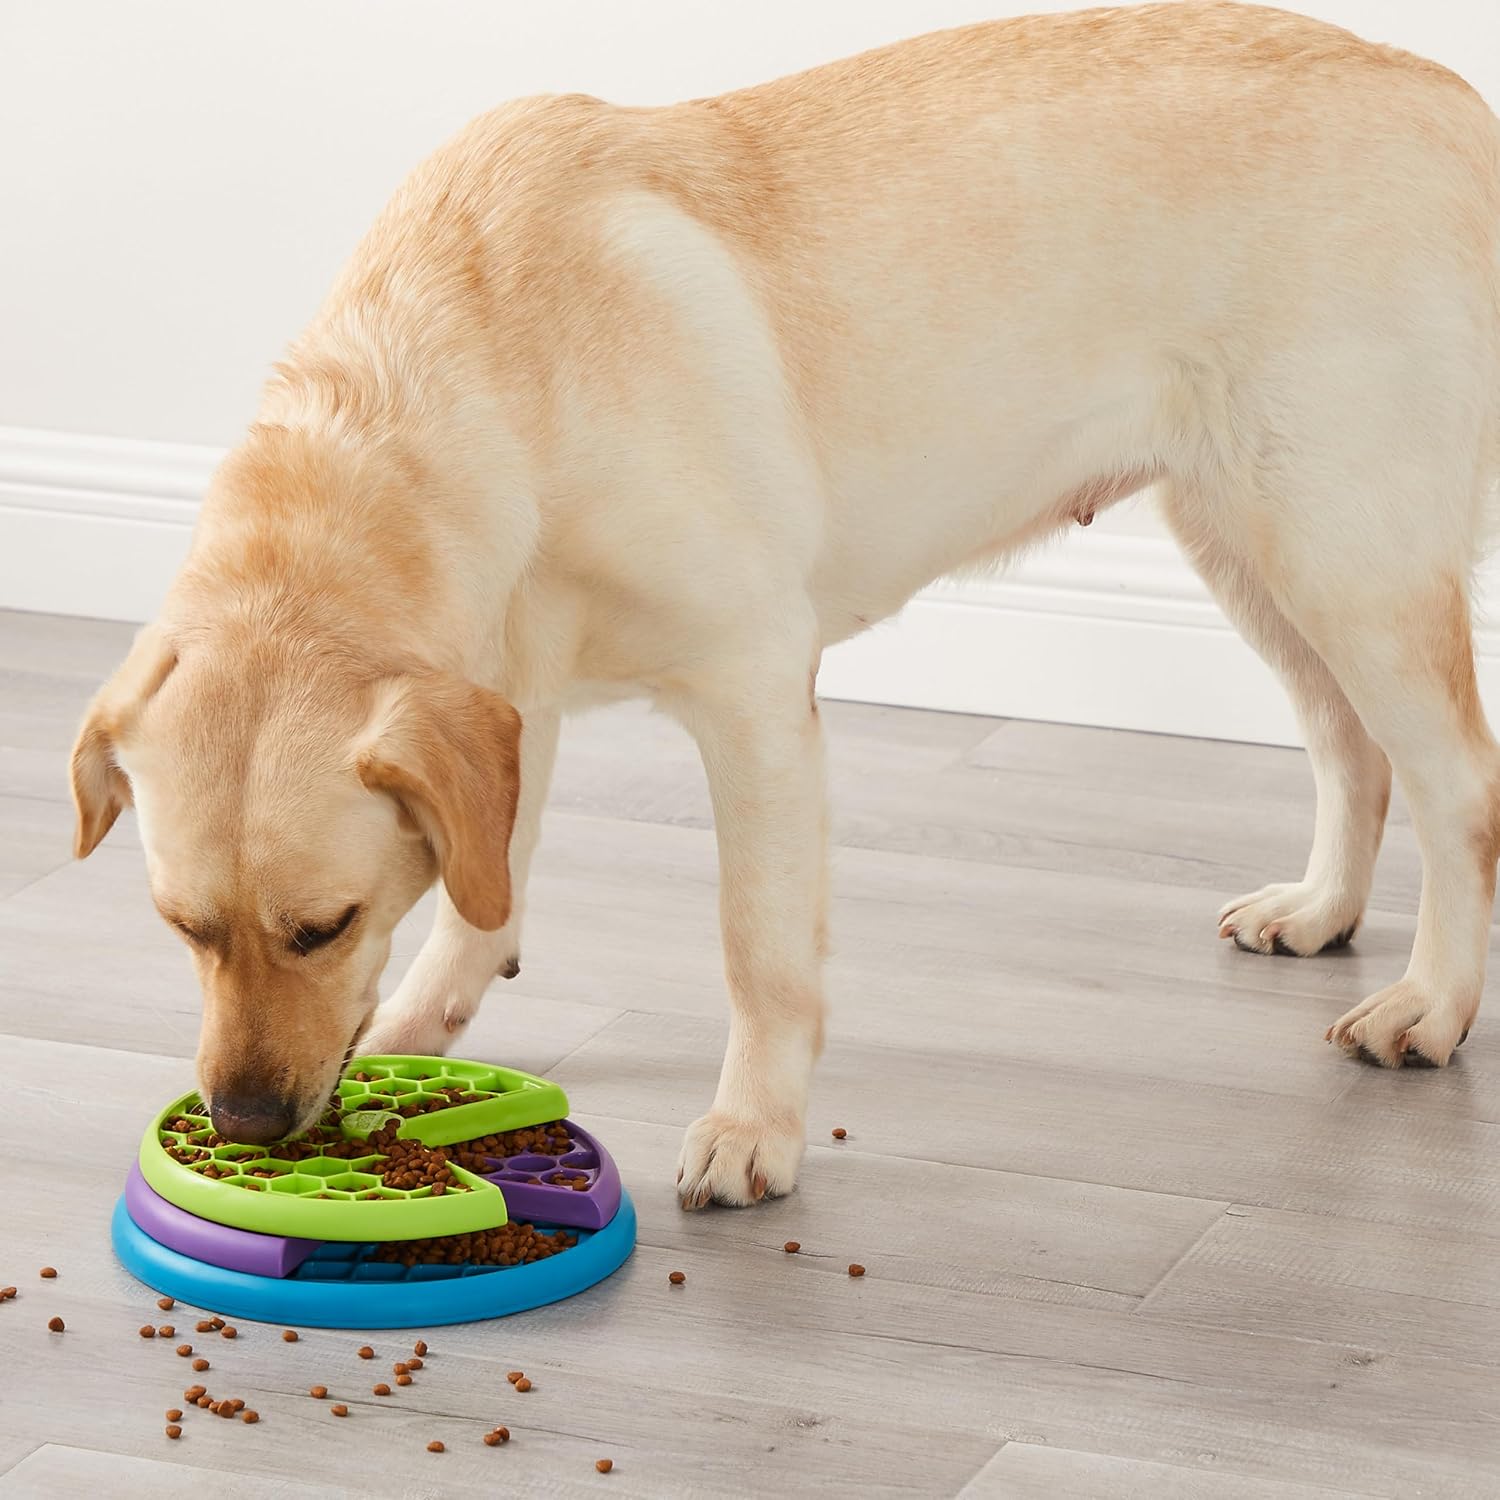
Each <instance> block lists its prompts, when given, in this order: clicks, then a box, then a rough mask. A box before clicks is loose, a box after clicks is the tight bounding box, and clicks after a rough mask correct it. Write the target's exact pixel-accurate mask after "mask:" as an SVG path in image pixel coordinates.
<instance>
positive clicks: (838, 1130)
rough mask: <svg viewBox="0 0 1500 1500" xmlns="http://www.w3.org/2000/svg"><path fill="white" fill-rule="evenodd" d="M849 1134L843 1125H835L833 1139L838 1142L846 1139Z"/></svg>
mask: <svg viewBox="0 0 1500 1500" xmlns="http://www.w3.org/2000/svg"><path fill="white" fill-rule="evenodd" d="M848 1134H849V1132H848V1131H847V1130H845V1129H844V1127H843V1126H842V1125H835V1126H834V1127H833V1138H834V1140H836V1141H841V1140H843V1139H844V1137H845V1136H847V1135H848Z"/></svg>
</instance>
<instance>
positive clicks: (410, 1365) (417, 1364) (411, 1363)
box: [406, 1354, 422, 1370]
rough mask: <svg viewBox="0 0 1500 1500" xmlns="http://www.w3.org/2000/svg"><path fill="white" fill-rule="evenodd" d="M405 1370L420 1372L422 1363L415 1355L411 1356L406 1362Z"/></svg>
mask: <svg viewBox="0 0 1500 1500" xmlns="http://www.w3.org/2000/svg"><path fill="white" fill-rule="evenodd" d="M406 1368H407V1369H408V1370H420V1369H421V1368H422V1361H421V1360H420V1359H418V1358H417V1356H416V1355H415V1354H413V1355H412V1357H411V1358H410V1359H409V1360H407V1362H406Z"/></svg>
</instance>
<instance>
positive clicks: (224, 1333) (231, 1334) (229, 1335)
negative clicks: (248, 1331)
mask: <svg viewBox="0 0 1500 1500" xmlns="http://www.w3.org/2000/svg"><path fill="white" fill-rule="evenodd" d="M239 1336H240V1331H239V1329H238V1328H230V1327H229V1326H228V1325H227V1324H226V1325H225V1326H224V1327H223V1328H221V1329H220V1330H219V1337H220V1338H221V1339H237V1338H238V1337H239Z"/></svg>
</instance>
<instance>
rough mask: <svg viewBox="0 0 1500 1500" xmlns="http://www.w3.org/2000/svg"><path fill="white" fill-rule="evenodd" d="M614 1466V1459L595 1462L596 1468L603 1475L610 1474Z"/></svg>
mask: <svg viewBox="0 0 1500 1500" xmlns="http://www.w3.org/2000/svg"><path fill="white" fill-rule="evenodd" d="M614 1466H615V1461H614V1459H612V1458H596V1459H595V1460H594V1467H595V1468H596V1469H598V1471H599V1472H600V1473H601V1474H608V1473H609V1471H610V1470H611V1469H612V1468H614Z"/></svg>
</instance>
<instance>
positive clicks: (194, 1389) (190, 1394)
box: [182, 1385, 208, 1401]
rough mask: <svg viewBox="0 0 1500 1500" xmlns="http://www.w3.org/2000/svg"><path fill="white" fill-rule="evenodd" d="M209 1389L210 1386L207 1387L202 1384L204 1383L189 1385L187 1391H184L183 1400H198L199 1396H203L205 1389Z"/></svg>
mask: <svg viewBox="0 0 1500 1500" xmlns="http://www.w3.org/2000/svg"><path fill="white" fill-rule="evenodd" d="M207 1389H208V1387H207V1386H202V1385H190V1386H189V1387H188V1388H187V1389H186V1390H185V1391H184V1392H183V1393H182V1399H183V1400H184V1401H196V1400H197V1399H198V1397H199V1396H201V1395H202V1394H203V1393H204V1391H206V1390H207Z"/></svg>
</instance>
